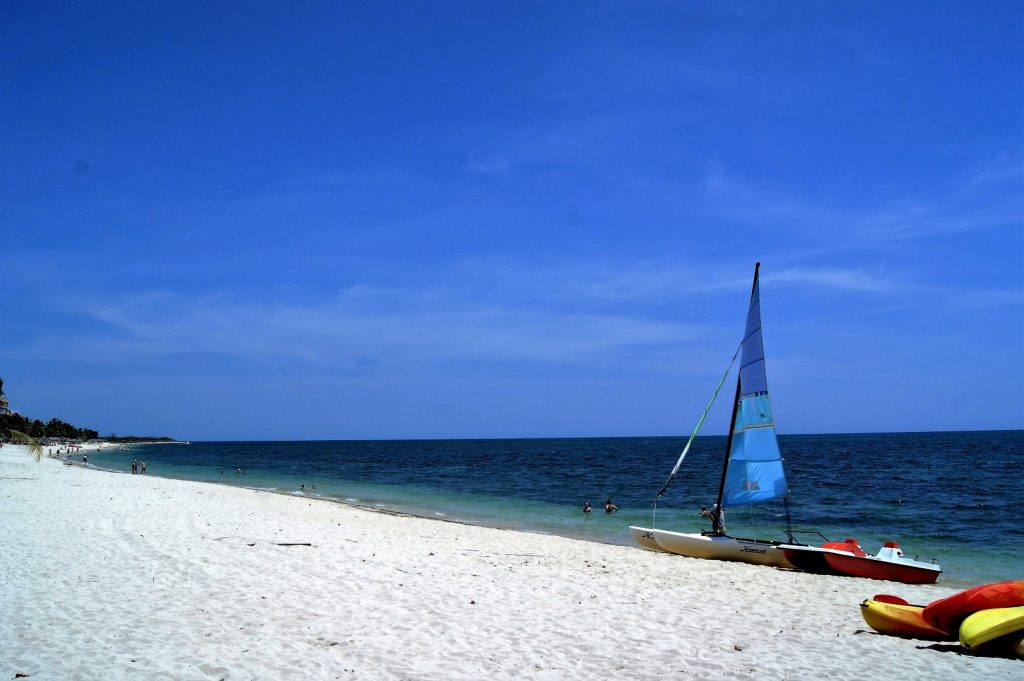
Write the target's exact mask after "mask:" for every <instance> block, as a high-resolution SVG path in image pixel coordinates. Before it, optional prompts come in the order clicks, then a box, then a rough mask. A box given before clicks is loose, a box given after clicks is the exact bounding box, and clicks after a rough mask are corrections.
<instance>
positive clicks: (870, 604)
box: [860, 600, 952, 641]
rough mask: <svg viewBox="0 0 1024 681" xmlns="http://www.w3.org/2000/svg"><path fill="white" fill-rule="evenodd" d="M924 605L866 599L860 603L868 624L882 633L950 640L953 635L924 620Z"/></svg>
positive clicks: (862, 613) (861, 612) (861, 611)
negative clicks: (922, 612)
mask: <svg viewBox="0 0 1024 681" xmlns="http://www.w3.org/2000/svg"><path fill="white" fill-rule="evenodd" d="M922 610H924V606H923V605H910V604H909V603H885V602H882V601H873V600H866V601H864V602H863V603H861V604H860V614H861V615H862V616H863V617H864V621H865V622H867V624H868V626H869V627H871V628H872V629H874V630H875V631H877V632H878V633H880V634H889V635H890V636H906V637H907V638H924V639H932V640H938V641H948V640H950V639H951V638H952V637H951V636H948V635H947V634H946V633H945V632H944V631H940V630H938V629H936V628H935V627H933V626H931V625H930V624H928V623H927V622H925V621H924V617H922V615H921V611H922Z"/></svg>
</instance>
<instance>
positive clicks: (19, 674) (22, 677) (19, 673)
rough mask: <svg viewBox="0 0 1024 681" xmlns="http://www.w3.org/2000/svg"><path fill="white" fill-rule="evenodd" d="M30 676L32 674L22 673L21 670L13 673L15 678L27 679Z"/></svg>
mask: <svg viewBox="0 0 1024 681" xmlns="http://www.w3.org/2000/svg"><path fill="white" fill-rule="evenodd" d="M30 676H32V675H31V674H22V673H21V672H18V673H17V674H15V675H14V678H16V679H27V678H28V677H30Z"/></svg>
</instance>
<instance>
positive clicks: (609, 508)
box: [604, 499, 619, 513]
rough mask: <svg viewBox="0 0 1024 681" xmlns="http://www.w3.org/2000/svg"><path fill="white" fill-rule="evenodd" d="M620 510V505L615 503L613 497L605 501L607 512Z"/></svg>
mask: <svg viewBox="0 0 1024 681" xmlns="http://www.w3.org/2000/svg"><path fill="white" fill-rule="evenodd" d="M618 510H619V507H618V506H616V505H615V504H613V503H612V500H611V499H609V500H608V501H606V502H604V512H605V513H615V511H618Z"/></svg>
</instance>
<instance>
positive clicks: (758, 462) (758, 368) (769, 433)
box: [722, 279, 787, 506]
mask: <svg viewBox="0 0 1024 681" xmlns="http://www.w3.org/2000/svg"><path fill="white" fill-rule="evenodd" d="M739 392H740V401H739V405H738V406H737V408H736V422H735V423H734V424H733V436H732V450H731V451H730V453H729V465H728V469H727V471H726V476H725V489H724V492H723V494H722V505H723V506H736V505H739V504H756V503H759V502H762V501H768V500H770V499H775V498H778V497H781V496H785V495H786V492H787V488H786V474H785V472H784V471H783V469H782V454H781V453H780V452H779V443H778V440H777V439H776V437H775V421H774V419H773V418H772V406H771V401H770V400H769V399H768V378H767V375H766V374H765V367H764V344H763V342H762V340H761V297H760V285H759V283H758V281H757V280H756V279H755V281H754V287H753V291H752V292H751V294H750V310H749V312H747V327H746V330H745V332H744V334H743V347H742V350H741V351H740V390H739Z"/></svg>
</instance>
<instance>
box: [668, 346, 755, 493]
mask: <svg viewBox="0 0 1024 681" xmlns="http://www.w3.org/2000/svg"><path fill="white" fill-rule="evenodd" d="M742 347H743V343H740V344H739V346H738V347H737V348H736V352H734V353H733V355H732V359H730V360H729V366H727V367H726V368H725V373H724V374H722V380H720V381H719V382H718V387H717V388H715V394H714V395H712V396H711V401H710V402H708V406H706V407H704V413H703V414H701V415H700V419H698V420H697V425H696V426H695V427H694V429H693V433H692V434H691V435H690V439H689V440H687V441H686V446H685V447H683V453H682V454H680V455H679V460H678V461H676V465H675V466H674V467H673V468H672V472H671V473H669V476H668V480H666V481H665V484H664V485H662V486H661V490H659V491H658V496H657V498H658V499H660V498H661V497H662V495H664V494H665V490H667V489H668V486H669V483H671V482H672V478H674V477H675V476H676V473H678V472H679V466H680V464H682V463H683V459H684V458H686V453H687V452H688V451H690V445H692V444H693V441H694V439H695V438H696V437H697V433H698V432H700V427H701V426H702V425H704V419H705V418H707V415H708V412H709V411H711V405H713V404H714V403H715V398H716V397H718V391H720V390H721V389H722V386H723V385H724V384H725V379H726V378H728V376H729V371H730V370H731V369H732V365H733V364H734V363H735V362H736V358H737V357H738V356H739V354H740V349H741V348H742ZM655 503H657V500H655Z"/></svg>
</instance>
